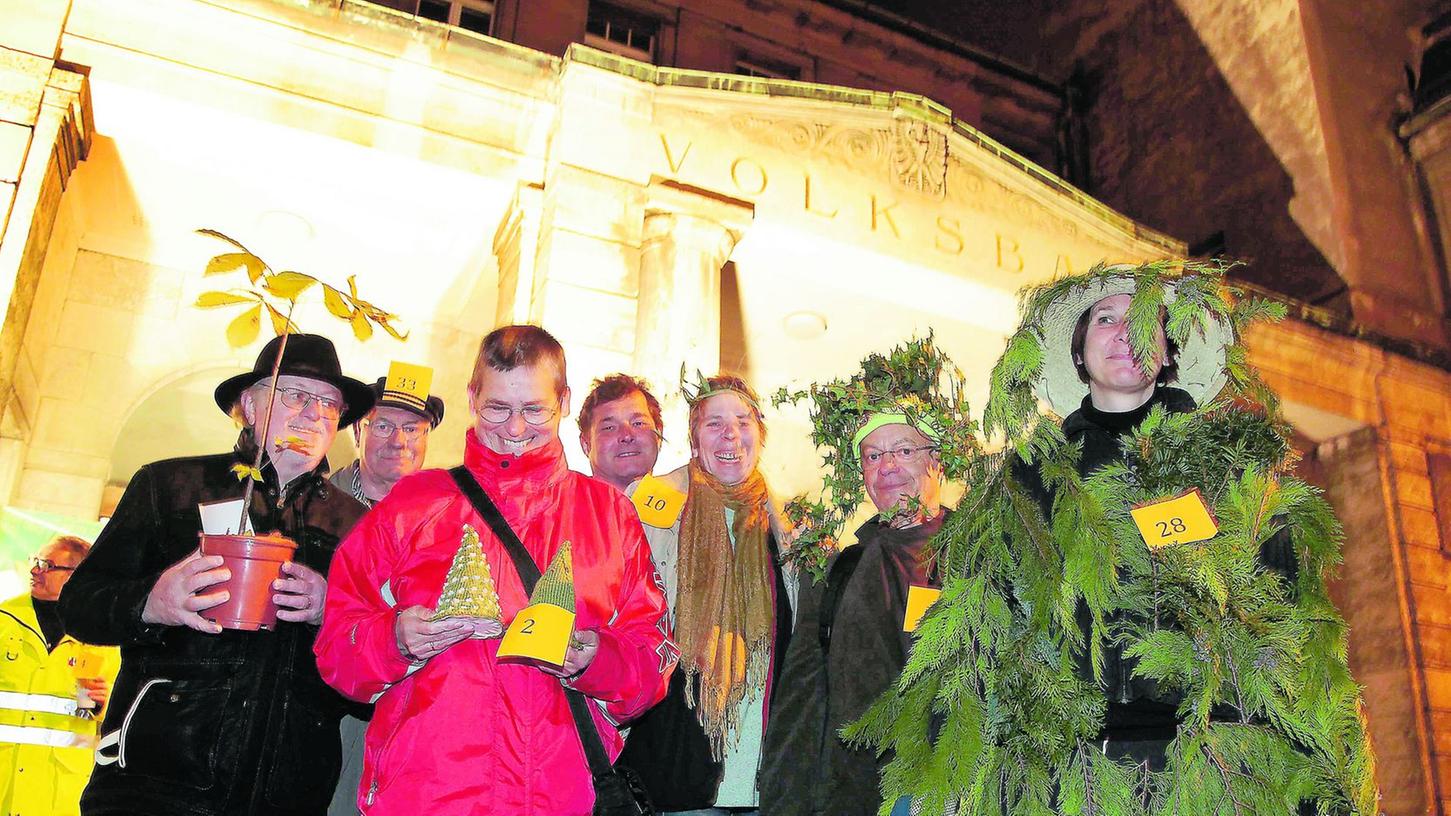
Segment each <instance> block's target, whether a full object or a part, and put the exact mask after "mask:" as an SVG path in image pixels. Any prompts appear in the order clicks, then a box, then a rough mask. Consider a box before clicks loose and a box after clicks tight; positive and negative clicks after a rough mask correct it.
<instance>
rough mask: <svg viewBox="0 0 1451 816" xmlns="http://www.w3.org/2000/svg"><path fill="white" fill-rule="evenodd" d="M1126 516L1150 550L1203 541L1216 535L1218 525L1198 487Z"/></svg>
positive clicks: (1141, 507) (1135, 509)
mask: <svg viewBox="0 0 1451 816" xmlns="http://www.w3.org/2000/svg"><path fill="white" fill-rule="evenodd" d="M1129 513H1130V514H1131V515H1132V516H1133V517H1134V524H1136V525H1138V528H1139V535H1141V536H1143V537H1144V543H1145V544H1147V545H1149V549H1151V550H1157V549H1159V548H1160V547H1167V546H1169V545H1171V544H1192V543H1194V542H1196V541H1205V540H1207V539H1211V538H1214V537H1215V536H1216V535H1218V534H1219V525H1218V524H1216V523H1215V521H1214V516H1213V515H1212V514H1210V512H1209V508H1208V506H1206V505H1205V504H1204V494H1202V493H1200V492H1199V488H1197V487H1196V488H1194V489H1192V490H1189V491H1186V492H1184V493H1181V494H1180V495H1178V496H1175V497H1174V498H1172V499H1164V500H1162V501H1156V502H1151V503H1149V504H1145V505H1142V506H1139V507H1135V508H1133V509H1132V510H1130V511H1129Z"/></svg>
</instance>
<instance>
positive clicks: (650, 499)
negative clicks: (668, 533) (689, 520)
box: [630, 476, 685, 530]
mask: <svg viewBox="0 0 1451 816" xmlns="http://www.w3.org/2000/svg"><path fill="white" fill-rule="evenodd" d="M630 500H631V501H633V502H634V503H635V510H636V511H637V512H638V513H639V514H640V521H642V522H644V523H646V524H648V525H650V526H651V527H659V528H660V529H662V530H663V529H666V528H668V527H672V526H674V525H675V521H676V519H678V518H680V511H681V510H684V509H685V494H684V493H681V492H680V491H679V490H676V489H675V488H673V487H671V486H670V483H669V482H667V481H665V480H664V479H657V478H656V477H654V476H646V477H645V478H643V479H641V480H640V484H639V486H638V487H636V488H635V493H634V495H633V496H631V497H630Z"/></svg>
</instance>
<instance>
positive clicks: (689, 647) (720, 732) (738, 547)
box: [675, 462, 775, 761]
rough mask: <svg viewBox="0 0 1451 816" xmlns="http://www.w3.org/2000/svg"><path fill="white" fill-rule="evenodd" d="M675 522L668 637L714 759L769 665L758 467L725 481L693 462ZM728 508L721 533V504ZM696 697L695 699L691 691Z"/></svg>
mask: <svg viewBox="0 0 1451 816" xmlns="http://www.w3.org/2000/svg"><path fill="white" fill-rule="evenodd" d="M689 496H690V497H689V499H687V501H686V503H685V510H684V516H683V518H682V520H681V523H680V567H679V575H680V587H679V590H678V592H677V594H676V609H675V640H676V643H677V644H678V645H679V646H680V652H681V655H680V669H681V670H682V671H684V672H685V673H686V684H687V691H688V692H690V693H687V694H686V700H687V701H689V702H691V704H692V705H696V706H697V710H696V716H697V717H699V719H700V724H701V726H703V727H704V729H705V733H706V736H707V737H709V738H710V747H711V754H712V756H713V757H714V758H715V759H716V760H717V761H719V760H720V758H721V756H722V754H723V752H724V751H723V747H724V745H725V744H726V743H727V742H728V741H729V739H730V737H731V735H732V734H733V733H734V732H735V730H736V728H737V726H738V725H739V723H738V722H736V718H737V709H738V707H739V705H740V702H741V700H742V699H744V697H745V694H746V690H747V689H749V688H752V687H753V686H756V685H760V684H762V683H763V682H764V677H765V673H766V670H767V669H768V668H769V666H770V658H771V635H772V624H773V619H774V616H775V605H774V603H773V593H772V581H773V580H774V577H773V574H772V571H771V554H770V549H769V547H768V546H767V543H766V540H767V536H768V535H770V532H771V517H770V510H769V508H770V497H769V495H768V494H767V492H766V480H765V479H764V478H762V476H761V473H760V471H755V472H752V473H751V475H750V476H748V477H747V478H746V479H745V480H744V481H742V482H741V483H740V484H737V485H732V486H727V485H723V484H721V483H720V481H719V480H717V479H716V478H715V477H714V476H711V475H710V474H709V473H706V472H705V470H704V469H702V468H700V467H699V466H697V465H696V464H695V463H694V462H691V464H690V494H689ZM726 507H730V508H731V510H732V511H734V513H735V518H734V523H733V524H732V532H733V533H734V534H735V547H734V548H732V547H731V541H730V538H729V537H728V536H727V534H726V515H725V508H726ZM697 690H698V692H699V702H698V704H697V703H696V702H695V698H696V695H695V694H694V693H693V692H695V691H697Z"/></svg>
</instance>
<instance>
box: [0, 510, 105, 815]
mask: <svg viewBox="0 0 1451 816" xmlns="http://www.w3.org/2000/svg"><path fill="white" fill-rule="evenodd" d="M90 546H91V545H90V544H89V543H87V542H86V541H85V540H84V539H80V538H75V537H74V536H62V537H60V538H56V539H54V540H52V541H51V542H50V543H49V544H46V545H45V546H44V547H42V548H41V550H40V552H39V553H38V554H37V555H36V556H35V557H34V558H33V559H31V568H30V594H28V595H18V596H16V597H14V598H11V599H10V600H8V601H5V602H4V603H0V649H3V653H0V816H52V815H55V816H65V815H66V814H78V813H79V812H80V798H81V790H82V789H83V788H85V786H86V780H88V779H90V777H91V767H92V765H93V763H94V761H95V760H94V756H95V745H96V734H97V733H98V730H99V724H100V721H101V717H102V716H104V714H105V708H106V700H107V698H108V697H109V696H110V693H111V683H112V682H113V681H115V679H116V671H117V670H118V669H120V667H121V655H120V650H119V649H116V648H108V647H101V646H88V645H86V644H83V643H80V642H79V641H77V640H76V639H75V638H73V637H70V636H69V635H66V634H65V633H64V632H63V631H62V628H61V622H60V614H59V612H58V611H57V605H56V601H57V599H59V598H60V592H61V587H63V586H65V583H66V581H67V580H69V579H70V576H71V571H72V570H74V569H75V568H76V565H77V564H79V563H80V562H81V559H82V558H85V556H86V553H87V552H88V551H89V550H90Z"/></svg>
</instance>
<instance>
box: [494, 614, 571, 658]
mask: <svg viewBox="0 0 1451 816" xmlns="http://www.w3.org/2000/svg"><path fill="white" fill-rule="evenodd" d="M573 633H574V613H573V612H570V611H569V610H568V609H565V608H564V607H562V606H555V605H554V604H551V603H537V604H530V605H529V606H526V607H524V608H523V609H521V610H519V614H517V615H515V616H514V620H513V622H512V623H510V624H509V629H508V630H507V631H506V632H504V640H503V641H502V642H500V643H499V657H528V658H533V659H534V660H542V661H544V662H545V663H548V664H550V665H552V666H563V665H564V653H565V651H567V650H568V649H569V637H570V635H572V634H573Z"/></svg>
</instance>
